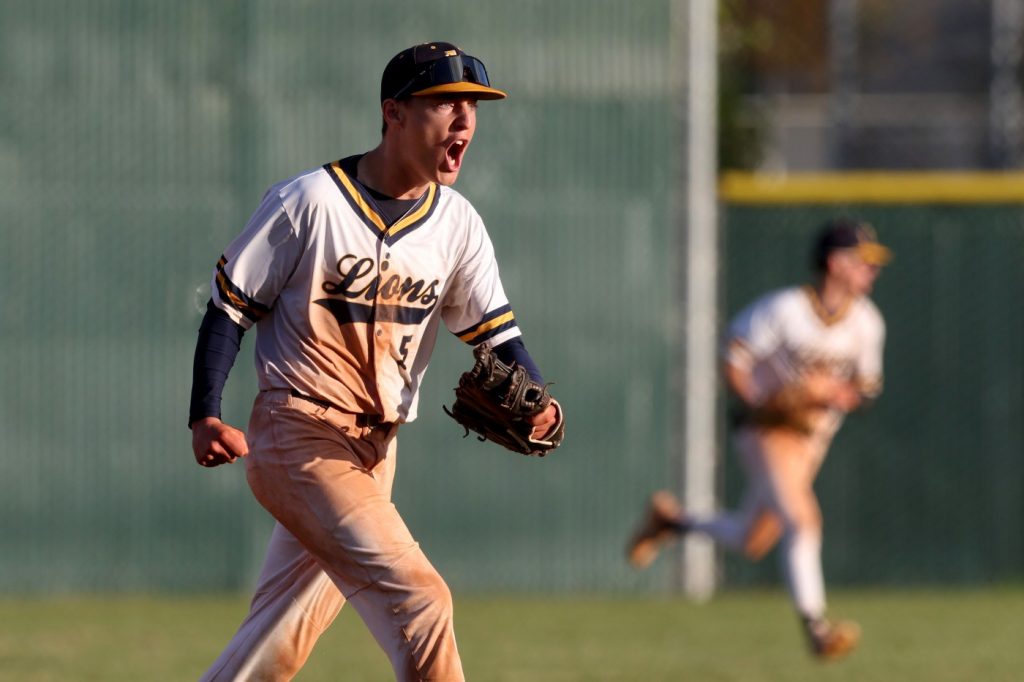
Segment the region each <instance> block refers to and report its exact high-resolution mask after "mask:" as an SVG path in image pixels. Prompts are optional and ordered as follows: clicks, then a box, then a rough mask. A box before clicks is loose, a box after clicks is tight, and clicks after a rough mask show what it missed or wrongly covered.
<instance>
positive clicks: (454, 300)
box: [212, 162, 520, 422]
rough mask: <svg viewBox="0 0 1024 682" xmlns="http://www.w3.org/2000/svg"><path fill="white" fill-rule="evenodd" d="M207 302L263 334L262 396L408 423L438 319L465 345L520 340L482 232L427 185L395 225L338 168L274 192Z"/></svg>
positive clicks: (259, 347)
mask: <svg viewBox="0 0 1024 682" xmlns="http://www.w3.org/2000/svg"><path fill="white" fill-rule="evenodd" d="M212 289H213V302H214V304H215V305H216V306H217V307H219V308H220V309H221V310H223V311H224V312H226V313H227V314H228V315H229V316H230V317H231V319H232V320H234V321H235V322H236V323H238V324H240V325H242V326H243V327H244V328H246V329H248V328H250V327H251V326H252V325H253V324H256V325H257V335H256V370H257V374H258V378H259V386H260V389H261V390H268V389H293V390H296V391H298V392H300V393H302V394H304V395H307V396H310V397H314V398H319V399H322V400H326V401H328V402H330V403H332V404H334V405H336V406H338V407H340V408H341V409H343V410H345V411H348V412H353V413H356V414H373V415H380V416H381V418H382V419H383V420H384V421H397V422H408V421H412V420H413V419H414V418H415V416H416V404H417V394H418V389H419V386H420V381H421V379H422V377H423V374H424V372H425V371H426V368H427V364H428V362H429V360H430V355H431V352H432V351H433V347H434V341H435V339H436V337H437V328H438V323H439V320H443V321H444V323H445V326H446V327H447V328H448V329H449V330H450V331H451V332H452V333H454V334H456V335H457V336H458V337H459V338H460V339H462V340H463V341H464V342H466V343H469V344H472V345H479V344H488V345H492V346H493V345H499V344H501V343H503V342H505V341H507V340H509V339H511V338H514V337H516V336H519V334H520V331H519V328H518V326H517V325H516V321H515V316H514V314H513V312H512V309H511V306H510V305H509V302H508V300H507V299H506V297H505V292H504V290H503V289H502V286H501V281H500V279H499V276H498V266H497V263H496V262H495V258H494V248H493V246H492V244H491V241H490V238H489V237H488V235H487V231H486V230H485V228H484V224H483V221H482V220H481V219H480V216H479V215H478V214H477V212H476V211H475V210H474V209H473V207H472V206H471V205H470V203H469V202H468V201H467V200H466V199H465V198H464V197H462V196H461V195H460V194H459V193H458V192H455V191H454V190H452V189H451V188H449V187H445V186H440V185H435V184H432V185H431V186H430V188H429V189H428V190H427V192H425V193H424V195H423V197H421V198H420V200H419V201H417V202H416V204H415V205H414V206H413V208H412V209H410V210H409V211H408V213H406V215H405V216H404V217H402V218H401V219H400V220H398V221H397V222H396V223H395V224H394V225H392V226H391V227H390V228H389V227H387V226H386V225H385V223H384V222H383V220H382V219H381V217H380V215H379V212H378V211H377V210H376V209H375V203H374V200H373V198H372V197H371V196H370V195H369V194H368V193H366V191H365V189H364V188H363V187H362V185H360V184H359V183H358V182H356V181H354V180H353V179H352V178H350V177H349V176H348V175H347V174H346V173H345V171H343V170H342V168H341V162H335V163H332V164H327V165H325V166H323V167H321V168H316V169H313V170H310V171H307V172H304V173H302V174H300V175H298V176H296V177H294V178H292V179H289V180H286V181H284V182H281V183H279V184H277V185H275V186H273V187H271V188H270V189H269V190H268V191H267V193H266V195H265V196H264V198H263V201H262V203H261V205H260V207H259V208H258V209H257V211H256V213H255V214H254V215H253V216H252V218H251V219H250V220H249V223H248V224H247V225H246V227H245V230H244V231H243V232H242V233H241V234H240V235H239V236H238V237H237V238H236V239H235V240H234V241H233V242H232V243H231V244H230V245H229V246H228V248H227V250H226V251H225V252H224V255H223V256H222V257H221V259H220V261H219V262H218V263H217V267H216V270H215V272H214V277H213V284H212Z"/></svg>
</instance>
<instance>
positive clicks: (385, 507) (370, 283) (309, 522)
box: [189, 42, 561, 681]
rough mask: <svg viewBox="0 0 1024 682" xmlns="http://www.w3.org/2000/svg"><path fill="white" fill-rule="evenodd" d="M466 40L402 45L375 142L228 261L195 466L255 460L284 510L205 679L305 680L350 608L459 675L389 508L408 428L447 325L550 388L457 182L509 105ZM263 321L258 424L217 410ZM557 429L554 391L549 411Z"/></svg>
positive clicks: (273, 207)
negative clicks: (482, 103) (485, 130)
mask: <svg viewBox="0 0 1024 682" xmlns="http://www.w3.org/2000/svg"><path fill="white" fill-rule="evenodd" d="M505 96H506V95H505V93H504V92H502V91H501V90H498V89H496V88H494V87H492V86H491V85H490V81H489V80H488V76H487V72H486V70H485V69H484V65H483V64H482V63H481V62H480V61H479V60H478V59H476V58H474V57H471V56H470V55H468V54H466V53H465V52H463V51H462V50H461V49H459V48H457V47H456V46H454V45H452V44H449V43H442V42H436V43H428V44H422V45H416V46H414V47H411V48H409V49H406V50H404V51H402V52H400V53H399V54H398V55H396V56H395V57H394V58H393V59H391V61H390V62H389V63H388V64H387V66H386V68H385V69H384V73H383V76H382V78H381V93H380V101H381V112H382V115H383V120H384V129H383V135H382V139H381V142H380V144H379V145H378V146H377V147H376V148H374V149H373V150H371V151H369V152H367V153H365V154H361V155H357V156H350V157H348V158H343V159H341V160H340V161H335V162H333V163H328V164H325V165H324V166H322V167H319V168H314V169H312V170H309V171H307V172H304V173H301V174H299V175H297V176H295V177H293V178H290V179H288V180H285V181H283V182H280V183H278V184H276V185H274V186H273V187H271V188H270V189H269V190H268V191H267V193H266V194H265V196H264V197H263V201H262V203H261V204H260V206H259V208H258V209H257V210H256V212H255V213H254V214H253V216H252V218H251V219H250V220H249V222H248V224H247V225H246V227H245V229H244V230H243V231H242V233H241V234H240V235H239V236H238V237H237V238H236V239H235V240H234V241H233V242H231V244H230V245H229V246H228V247H227V249H226V250H225V251H224V253H223V255H222V256H221V257H220V260H219V261H218V263H217V265H216V268H215V270H214V273H213V280H212V285H211V288H212V297H211V300H210V303H209V305H208V310H207V313H206V316H205V318H204V319H203V323H202V326H201V327H200V330H199V339H198V342H197V345H196V354H195V365H194V377H193V388H192V399H191V406H190V416H189V425H190V427H191V429H192V448H193V451H194V454H195V458H196V461H197V462H198V463H199V464H201V465H203V466H207V467H214V466H218V465H220V464H224V463H230V462H234V461H236V459H237V458H239V457H246V474H247V478H248V481H249V485H250V487H251V489H252V492H253V494H254V495H255V497H256V499H257V500H258V501H259V502H260V504H262V505H263V506H264V507H265V508H266V509H267V511H269V512H270V513H271V514H272V515H273V517H274V518H275V519H276V525H275V527H274V530H273V533H272V535H271V538H270V544H269V547H268V549H267V554H266V559H265V562H264V565H263V569H262V572H261V574H260V577H259V584H258V586H257V588H256V594H255V596H254V597H253V600H252V605H251V608H250V610H249V614H248V615H247V616H246V618H245V620H244V621H243V622H242V624H241V626H240V627H239V629H238V632H237V633H236V634H235V636H234V638H233V639H232V640H231V642H230V643H229V644H228V646H227V648H226V649H225V650H224V652H223V653H222V654H221V656H220V657H219V658H218V659H217V661H216V662H215V663H214V664H213V665H212V667H211V668H210V669H209V670H208V671H207V673H206V674H205V676H204V677H203V679H204V680H288V679H291V678H292V676H293V675H295V674H296V672H297V671H298V670H299V669H300V668H301V667H302V665H303V663H304V662H305V660H306V658H307V656H308V655H309V653H310V651H311V650H312V648H313V646H314V644H315V643H316V640H317V638H318V637H319V636H320V634H321V632H323V631H324V629H325V628H326V627H327V626H328V625H330V623H331V622H332V620H333V619H334V617H335V616H336V615H337V613H338V611H339V610H340V609H341V608H342V605H343V604H345V602H346V601H347V602H349V603H351V604H352V606H353V607H354V608H355V609H356V611H357V612H358V613H359V615H360V617H361V618H362V619H363V621H364V622H365V623H366V625H367V627H368V628H369V630H370V631H371V632H372V634H373V636H374V637H375V638H376V640H377V642H378V643H379V644H380V646H381V647H382V648H383V649H384V651H385V652H386V653H387V655H388V657H389V659H390V661H391V664H392V666H393V668H394V673H395V677H396V678H397V679H398V680H403V681H405V680H446V681H450V680H462V679H463V673H462V666H461V663H460V659H459V653H458V650H457V648H456V643H455V636H454V630H453V625H452V598H451V594H450V592H449V589H448V587H447V585H446V584H445V582H444V580H442V578H441V576H440V575H439V574H438V572H437V571H436V570H435V569H434V567H433V566H432V565H431V564H430V562H429V561H428V560H427V557H426V556H425V554H424V553H423V551H422V550H421V549H420V547H419V545H418V544H417V543H416V541H415V540H414V539H413V537H412V535H411V534H410V532H409V529H408V528H407V527H406V525H405V523H404V521H403V520H402V517H401V516H400V515H399V513H398V511H397V509H396V508H395V506H394V505H393V504H392V502H391V486H392V480H393V478H394V475H395V457H396V444H397V441H396V433H397V431H398V428H399V425H400V424H403V423H406V422H410V421H412V420H413V419H414V418H415V417H416V406H417V392H418V389H419V386H420V382H421V380H422V378H423V374H424V372H425V371H426V368H427V363H428V361H429V359H430V354H431V351H432V349H433V346H434V341H435V338H436V336H437V332H438V327H439V324H440V323H441V322H443V323H444V325H445V326H446V327H447V329H448V330H449V331H451V332H452V333H454V334H455V335H457V336H458V337H459V338H460V339H461V340H463V341H465V342H466V343H468V344H470V345H472V346H480V345H486V346H487V347H491V348H493V349H494V352H495V353H496V354H497V355H498V356H499V358H501V359H502V360H503V361H504V362H506V363H509V364H511V363H519V364H521V365H523V366H524V367H525V368H526V369H527V370H528V372H529V373H530V375H531V376H532V377H533V378H534V379H535V380H536V381H538V382H541V383H543V379H542V377H541V376H540V372H539V371H538V370H537V367H536V365H535V363H534V362H533V361H532V360H531V359H530V356H529V354H528V353H527V351H526V348H525V346H524V345H523V342H522V340H521V334H520V330H519V327H518V326H517V324H516V318H515V315H514V314H513V311H512V308H511V306H510V305H509V301H508V299H507V298H506V297H505V292H504V290H503V288H502V284H501V281H500V279H499V276H498V267H497V265H496V262H495V257H494V250H493V247H492V245H491V241H490V239H489V237H488V235H487V232H486V230H485V228H484V224H483V222H482V221H481V219H480V216H479V215H478V214H477V213H476V211H475V210H474V209H473V207H472V206H471V205H470V203H469V202H468V201H467V200H466V199H465V198H463V197H462V196H460V195H459V194H458V193H457V192H455V191H453V190H452V189H451V188H450V187H449V186H450V185H452V184H453V183H454V182H455V180H456V179H457V178H458V176H459V172H460V171H461V169H462V164H463V161H464V159H465V155H466V150H467V149H468V148H469V145H470V143H471V142H472V139H473V133H474V131H475V129H476V116H477V101H478V100H497V99H503V98H505ZM253 325H256V327H257V329H258V334H257V338H256V351H255V352H256V371H257V374H258V378H259V388H260V392H259V394H258V396H257V397H256V400H255V404H254V406H253V410H252V416H251V419H250V422H249V427H248V433H243V432H242V431H240V430H238V429H236V428H234V427H232V426H229V425H227V424H225V423H223V422H222V421H221V420H220V401H221V392H222V387H223V385H224V383H225V381H226V379H227V376H228V372H229V370H230V369H231V366H232V365H233V363H234V360H235V357H236V355H237V353H238V349H239V343H240V340H241V337H242V334H243V332H244V331H245V330H248V329H249V328H250V327H252V326H253ZM531 422H532V423H533V425H534V430H533V434H532V435H534V436H536V437H537V438H543V437H544V436H545V435H546V434H548V433H550V432H551V431H553V430H554V429H555V428H557V427H559V426H560V424H561V411H560V408H559V407H558V404H557V402H552V403H551V405H550V406H549V407H548V408H547V409H545V410H544V411H543V412H541V413H539V414H537V415H535V416H534V417H532V419H531Z"/></svg>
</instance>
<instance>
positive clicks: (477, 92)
mask: <svg viewBox="0 0 1024 682" xmlns="http://www.w3.org/2000/svg"><path fill="white" fill-rule="evenodd" d="M443 94H467V95H472V96H474V97H476V98H477V99H505V98H506V97H508V95H507V94H505V93H504V92H502V91H501V90H498V89H496V88H492V87H491V81H490V79H489V78H488V77H487V69H485V68H484V64H483V62H481V61H480V60H479V59H477V58H476V57H471V56H470V55H468V54H466V53H465V52H463V51H462V50H460V49H459V48H458V47H456V46H455V45H452V44H451V43H441V42H437V43H423V44H421V45H414V46H412V47H410V48H408V49H406V50H402V51H401V52H399V53H398V54H396V55H395V56H394V57H392V58H391V61H389V62H388V65H387V66H386V67H384V75H383V76H381V79H380V101H381V102H383V101H384V100H386V99H404V98H406V97H424V96H427V95H443Z"/></svg>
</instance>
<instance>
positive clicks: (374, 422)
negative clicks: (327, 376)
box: [291, 388, 387, 429]
mask: <svg viewBox="0 0 1024 682" xmlns="http://www.w3.org/2000/svg"><path fill="white" fill-rule="evenodd" d="M291 394H292V397H293V398H299V399H300V400H305V401H308V402H311V403H313V404H314V405H319V406H320V407H326V408H327V409H329V410H338V411H339V412H344V411H345V410H343V409H341V408H340V407H338V406H337V405H335V404H334V403H331V402H328V401H326V400H323V399H321V398H313V397H311V396H308V395H305V394H304V393H299V392H298V391H296V390H295V389H294V388H293V389H292V390H291ZM352 416H354V417H355V418H356V426H358V427H360V428H366V427H369V428H371V429H375V428H377V427H378V426H381V425H382V424H386V423H387V422H385V421H384V420H383V419H381V416H380V415H379V414H353V415H352Z"/></svg>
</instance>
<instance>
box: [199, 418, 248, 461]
mask: <svg viewBox="0 0 1024 682" xmlns="http://www.w3.org/2000/svg"><path fill="white" fill-rule="evenodd" d="M192 454H194V455H195V457H196V462H198V463H199V466H204V467H215V466H219V465H221V464H231V463H232V462H234V461H235V460H236V459H238V458H239V457H245V456H246V455H248V454H249V445H248V444H247V443H246V442H245V434H244V433H242V432H241V431H239V430H238V429H236V428H234V427H233V426H228V425H227V424H225V423H224V422H222V421H221V420H220V419H217V418H216V417H205V418H203V419H200V420H199V421H195V422H192Z"/></svg>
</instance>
